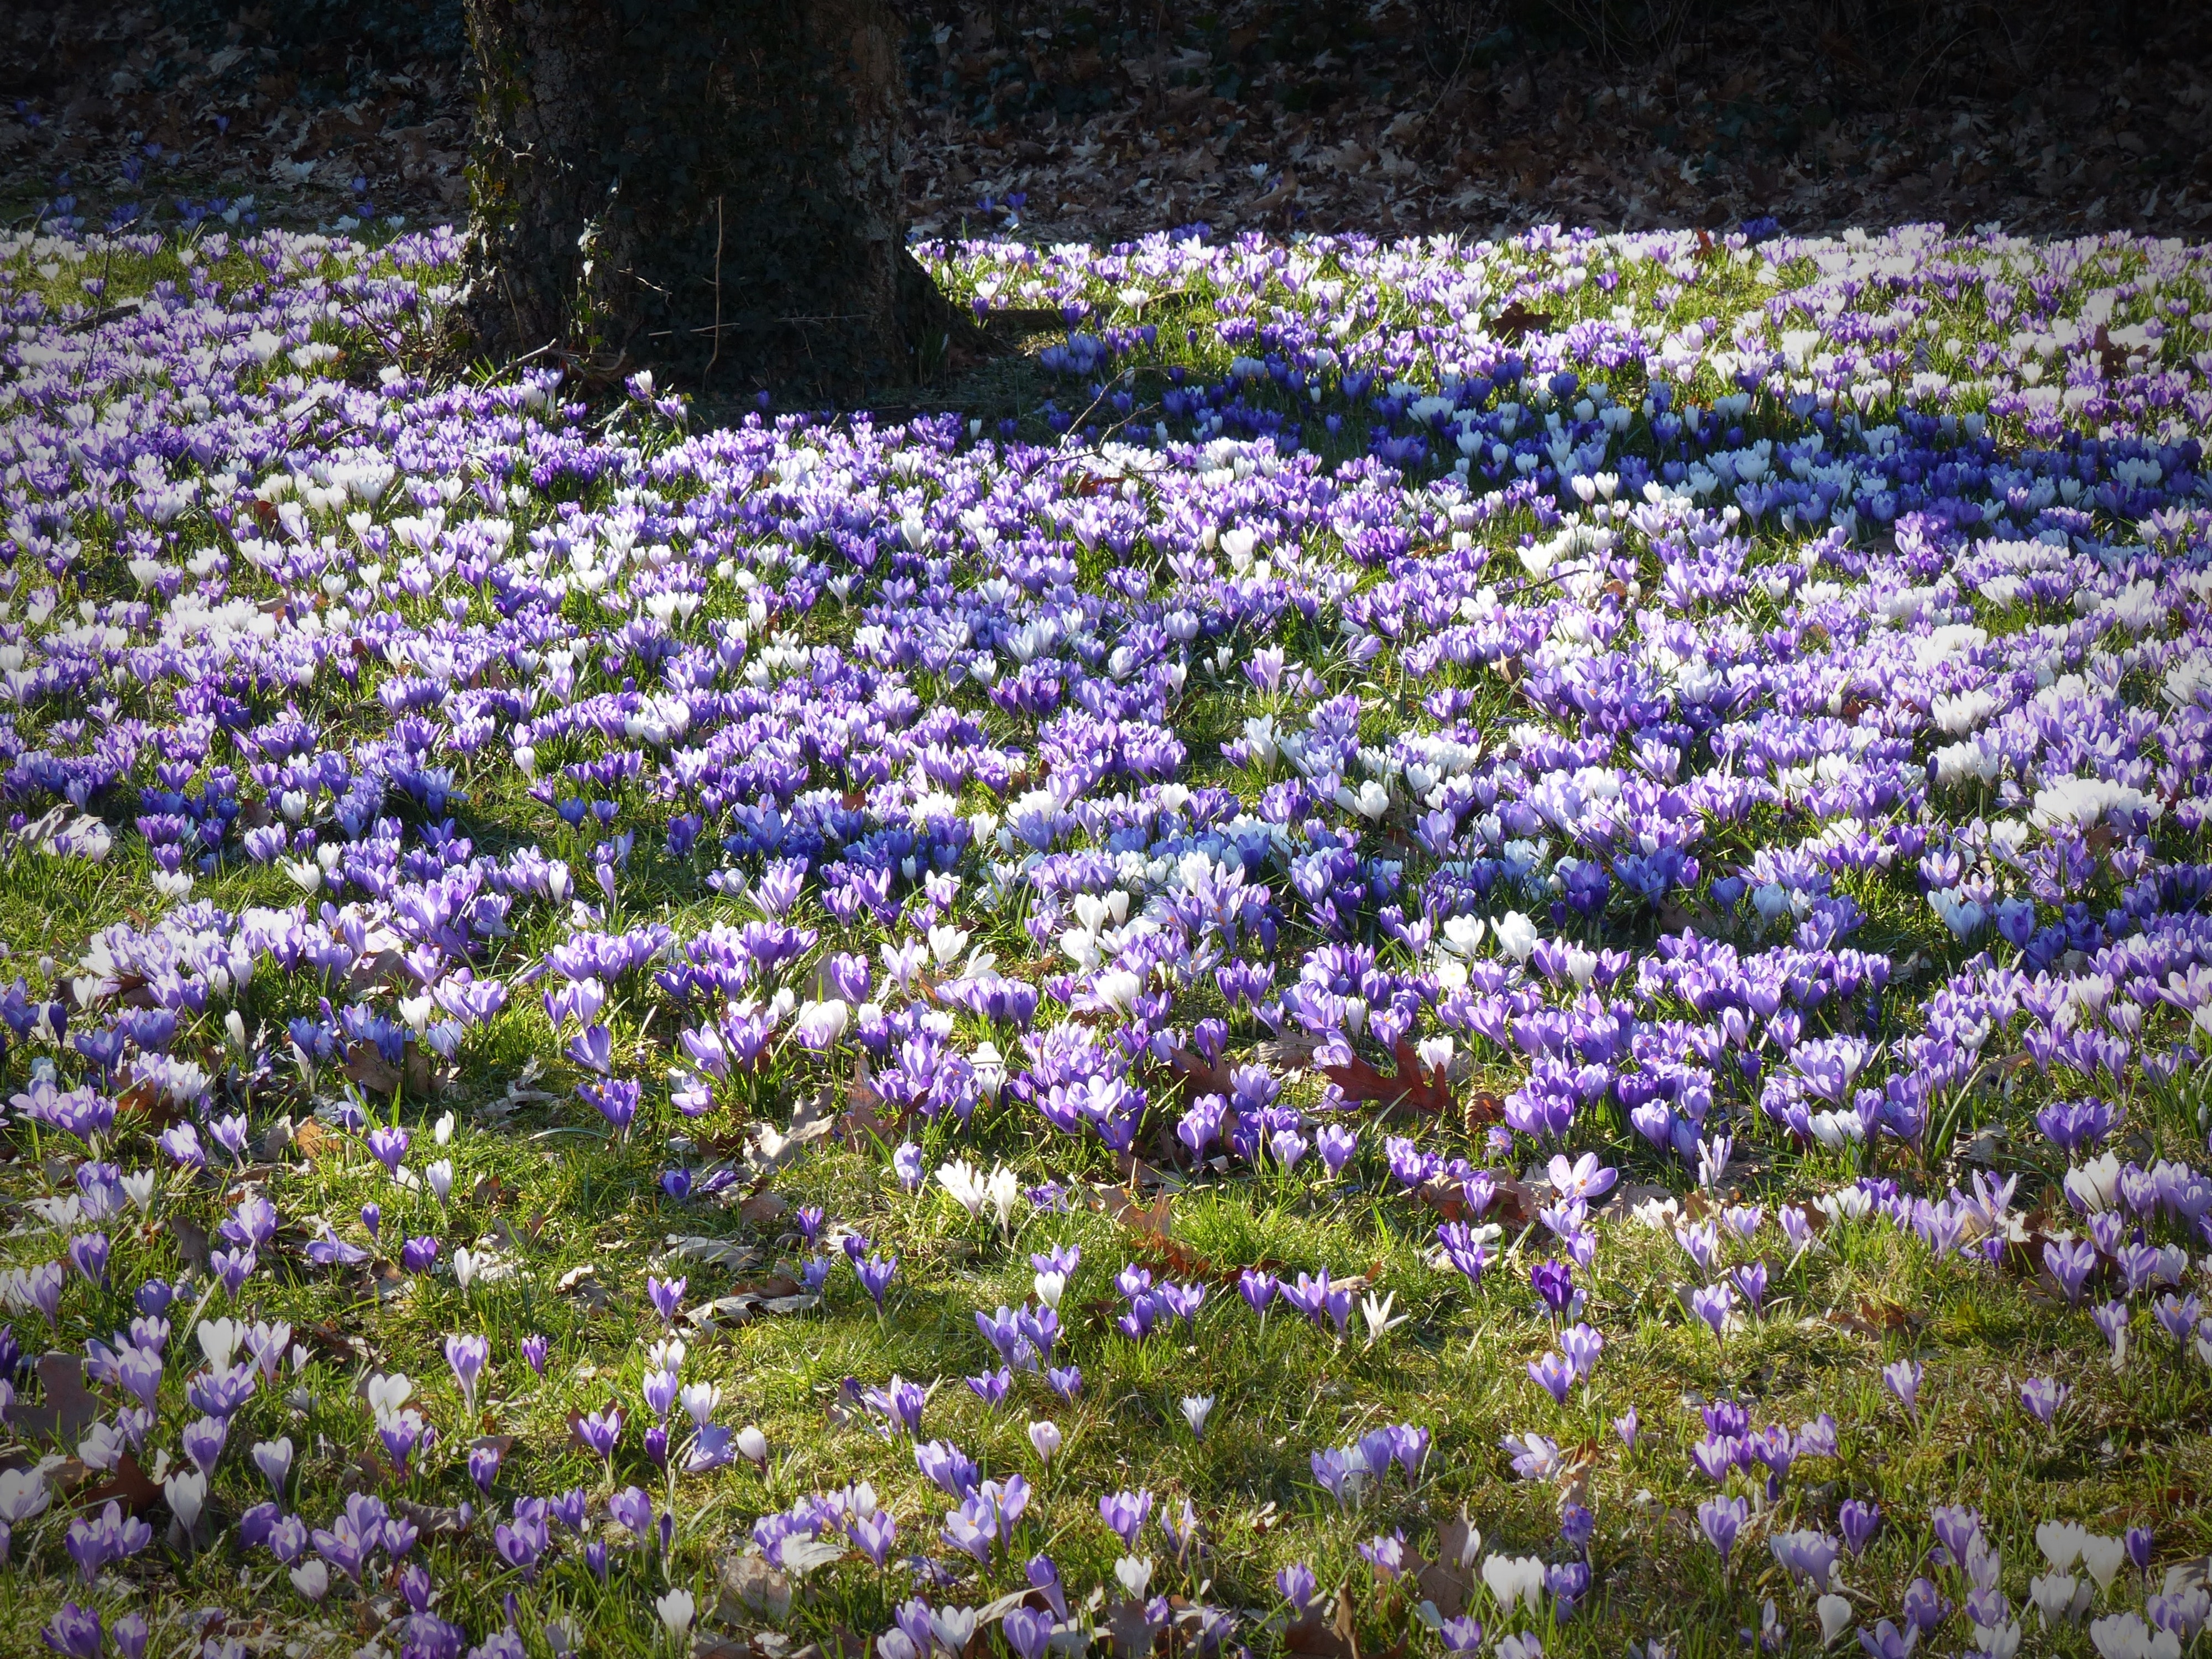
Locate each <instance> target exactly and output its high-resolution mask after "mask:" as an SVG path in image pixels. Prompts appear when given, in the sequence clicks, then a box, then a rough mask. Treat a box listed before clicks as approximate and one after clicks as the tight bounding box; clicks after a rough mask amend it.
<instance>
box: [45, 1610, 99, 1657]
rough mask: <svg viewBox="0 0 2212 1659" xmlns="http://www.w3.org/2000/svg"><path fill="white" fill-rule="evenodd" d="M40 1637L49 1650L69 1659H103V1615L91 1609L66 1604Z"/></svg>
mask: <svg viewBox="0 0 2212 1659" xmlns="http://www.w3.org/2000/svg"><path fill="white" fill-rule="evenodd" d="M39 1634H40V1636H41V1637H43V1638H45V1640H46V1645H47V1646H48V1647H49V1648H52V1650H54V1651H55V1652H56V1653H58V1654H63V1655H65V1656H67V1659H100V1644H101V1638H102V1636H103V1632H102V1631H101V1629H100V1614H99V1613H97V1612H95V1611H94V1609H92V1608H90V1607H79V1606H78V1605H77V1604H76V1602H74V1601H64V1602H63V1603H62V1607H61V1610H60V1611H59V1612H58V1613H55V1614H54V1616H53V1617H52V1618H51V1619H49V1620H46V1628H45V1629H44V1630H42V1631H40V1632H39Z"/></svg>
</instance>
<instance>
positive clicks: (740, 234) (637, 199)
mask: <svg viewBox="0 0 2212 1659" xmlns="http://www.w3.org/2000/svg"><path fill="white" fill-rule="evenodd" d="M467 10H468V18H469V26H470V33H471V40H472V41H473V44H474V47H475V51H476V55H477V68H478V71H479V91H478V107H477V134H476V153H475V156H474V158H473V160H472V162H471V168H470V187H471V217H470V225H469V261H470V278H469V283H468V286H467V289H466V290H465V295H464V298H463V304H462V307H461V315H462V317H463V318H464V319H465V323H466V325H467V326H468V327H469V329H470V331H471V333H472V334H473V336H474V339H475V343H476V345H477V349H480V350H481V351H483V353H485V354H486V355H488V356H492V357H494V358H496V359H499V360H501V361H507V360H512V359H513V358H517V357H520V356H525V355H526V354H530V353H534V352H545V353H550V354H556V355H559V356H562V357H564V358H566V359H568V360H569V361H571V362H575V361H578V360H580V361H581V362H582V364H583V365H585V366H586V368H589V369H590V370H592V371H594V372H597V373H599V374H611V373H615V372H617V371H621V370H627V369H629V368H637V367H647V366H649V367H652V368H656V369H658V370H660V371H662V372H663V373H664V374H665V375H666V376H668V377H670V378H672V379H673V380H677V381H678V382H679V383H683V384H687V385H690V386H695V387H701V388H703V389H704V390H705V391H707V392H709V393H710V394H713V395H715V396H718V397H726V396H730V395H732V394H734V393H738V392H743V391H744V390H746V389H749V388H750V387H753V386H775V387H776V388H777V389H778V390H779V391H788V392H807V393H815V394H824V395H829V396H838V395H844V394H848V393H850V392H854V391H857V390H859V389H860V388H863V387H876V386H884V385H886V384H891V383H896V382H901V381H906V380H912V379H914V378H915V374H916V372H917V368H922V367H927V365H928V364H930V363H931V362H933V361H936V360H937V359H939V358H941V356H943V354H944V352H945V346H946V343H947V341H948V338H949V337H954V336H957V335H958V334H959V333H961V332H963V323H964V320H965V319H962V318H959V317H958V316H957V315H956V313H954V310H953V308H952V307H951V306H950V305H949V304H948V303H947V302H946V301H945V299H944V297H943V296H942V295H939V293H938V292H937V290H936V289H935V288H934V287H933V285H932V283H930V281H929V279H928V276H927V274H926V273H925V272H924V271H923V270H921V266H920V265H919V264H916V263H915V260H914V258H913V257H912V256H911V255H910V254H908V252H907V251H906V247H905V239H904V235H903V229H902V224H901V218H900V189H899V172H900V167H901V165H902V159H903V151H904V131H905V125H904V121H903V118H902V114H903V112H902V96H903V92H902V86H901V84H900V73H899V63H898V52H897V42H896V37H895V36H894V34H893V32H892V22H891V19H890V14H889V12H888V9H887V8H886V7H885V5H884V0H811V3H796V0H467Z"/></svg>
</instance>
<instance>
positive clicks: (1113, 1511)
mask: <svg viewBox="0 0 2212 1659" xmlns="http://www.w3.org/2000/svg"><path fill="white" fill-rule="evenodd" d="M1098 1518H1099V1519H1100V1520H1102V1521H1103V1522H1105V1523H1106V1524H1107V1526H1108V1527H1109V1528H1110V1529H1111V1530H1112V1531H1113V1533H1114V1534H1115V1536H1116V1537H1118V1538H1120V1539H1121V1542H1122V1545H1123V1546H1124V1547H1126V1548H1128V1549H1132V1550H1133V1549H1135V1548H1136V1547H1137V1534H1139V1533H1140V1532H1142V1531H1143V1530H1144V1529H1145V1522H1146V1521H1148V1520H1149V1519H1151V1518H1152V1493H1151V1492H1147V1491H1146V1490H1145V1489H1144V1488H1143V1487H1141V1486H1140V1487H1139V1488H1138V1489H1137V1490H1136V1491H1135V1492H1109V1493H1108V1494H1106V1495H1105V1496H1103V1497H1102V1498H1099V1500H1098Z"/></svg>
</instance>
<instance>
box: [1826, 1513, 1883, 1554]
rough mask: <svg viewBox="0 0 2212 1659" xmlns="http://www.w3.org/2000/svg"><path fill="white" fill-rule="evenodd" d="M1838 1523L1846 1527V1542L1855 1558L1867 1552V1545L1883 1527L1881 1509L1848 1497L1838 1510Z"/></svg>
mask: <svg viewBox="0 0 2212 1659" xmlns="http://www.w3.org/2000/svg"><path fill="white" fill-rule="evenodd" d="M1836 1522H1837V1524H1838V1525H1839V1526H1841V1527H1842V1528H1843V1529H1844V1544H1845V1545H1847V1546H1848V1547H1850V1552H1851V1554H1852V1556H1853V1557H1854V1558H1856V1557H1858V1556H1861V1555H1863V1554H1865V1553H1866V1547H1867V1546H1868V1545H1869V1543H1871V1542H1873V1541H1874V1535H1875V1533H1876V1532H1878V1531H1880V1530H1881V1509H1880V1507H1879V1506H1877V1505H1875V1504H1863V1503H1861V1502H1860V1501H1859V1500H1858V1499H1857V1498H1845V1499H1844V1502H1843V1505H1842V1507H1841V1508H1839V1509H1838V1510H1837V1511H1836Z"/></svg>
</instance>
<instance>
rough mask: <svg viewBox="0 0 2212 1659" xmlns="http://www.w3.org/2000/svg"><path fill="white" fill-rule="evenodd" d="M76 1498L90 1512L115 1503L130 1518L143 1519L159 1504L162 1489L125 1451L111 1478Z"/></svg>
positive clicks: (135, 1458)
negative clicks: (120, 1506)
mask: <svg viewBox="0 0 2212 1659" xmlns="http://www.w3.org/2000/svg"><path fill="white" fill-rule="evenodd" d="M79 1496H81V1497H82V1499H83V1501H84V1503H85V1504H86V1506H87V1507H88V1508H91V1509H98V1508H99V1507H100V1506H101V1505H102V1504H109V1503H115V1504H122V1505H123V1507H124V1509H125V1510H126V1511H127V1512H128V1513H130V1514H131V1515H143V1514H145V1512H146V1511H147V1510H149V1509H151V1508H153V1507H154V1505H155V1504H158V1503H160V1502H161V1487H159V1486H155V1484H154V1481H153V1480H152V1478H151V1477H149V1475H148V1474H147V1473H146V1471H145V1470H143V1469H142V1468H139V1467H138V1460H137V1457H136V1456H135V1455H132V1454H131V1453H130V1452H127V1451H126V1452H125V1453H124V1454H123V1456H122V1458H121V1460H120V1461H119V1462H117V1464H116V1466H115V1473H114V1474H112V1475H111V1476H109V1477H108V1478H107V1479H106V1480H103V1481H101V1482H100V1484H99V1485H98V1486H94V1487H91V1488H90V1489H89V1490H88V1491H86V1492H82V1493H80V1494H79Z"/></svg>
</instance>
